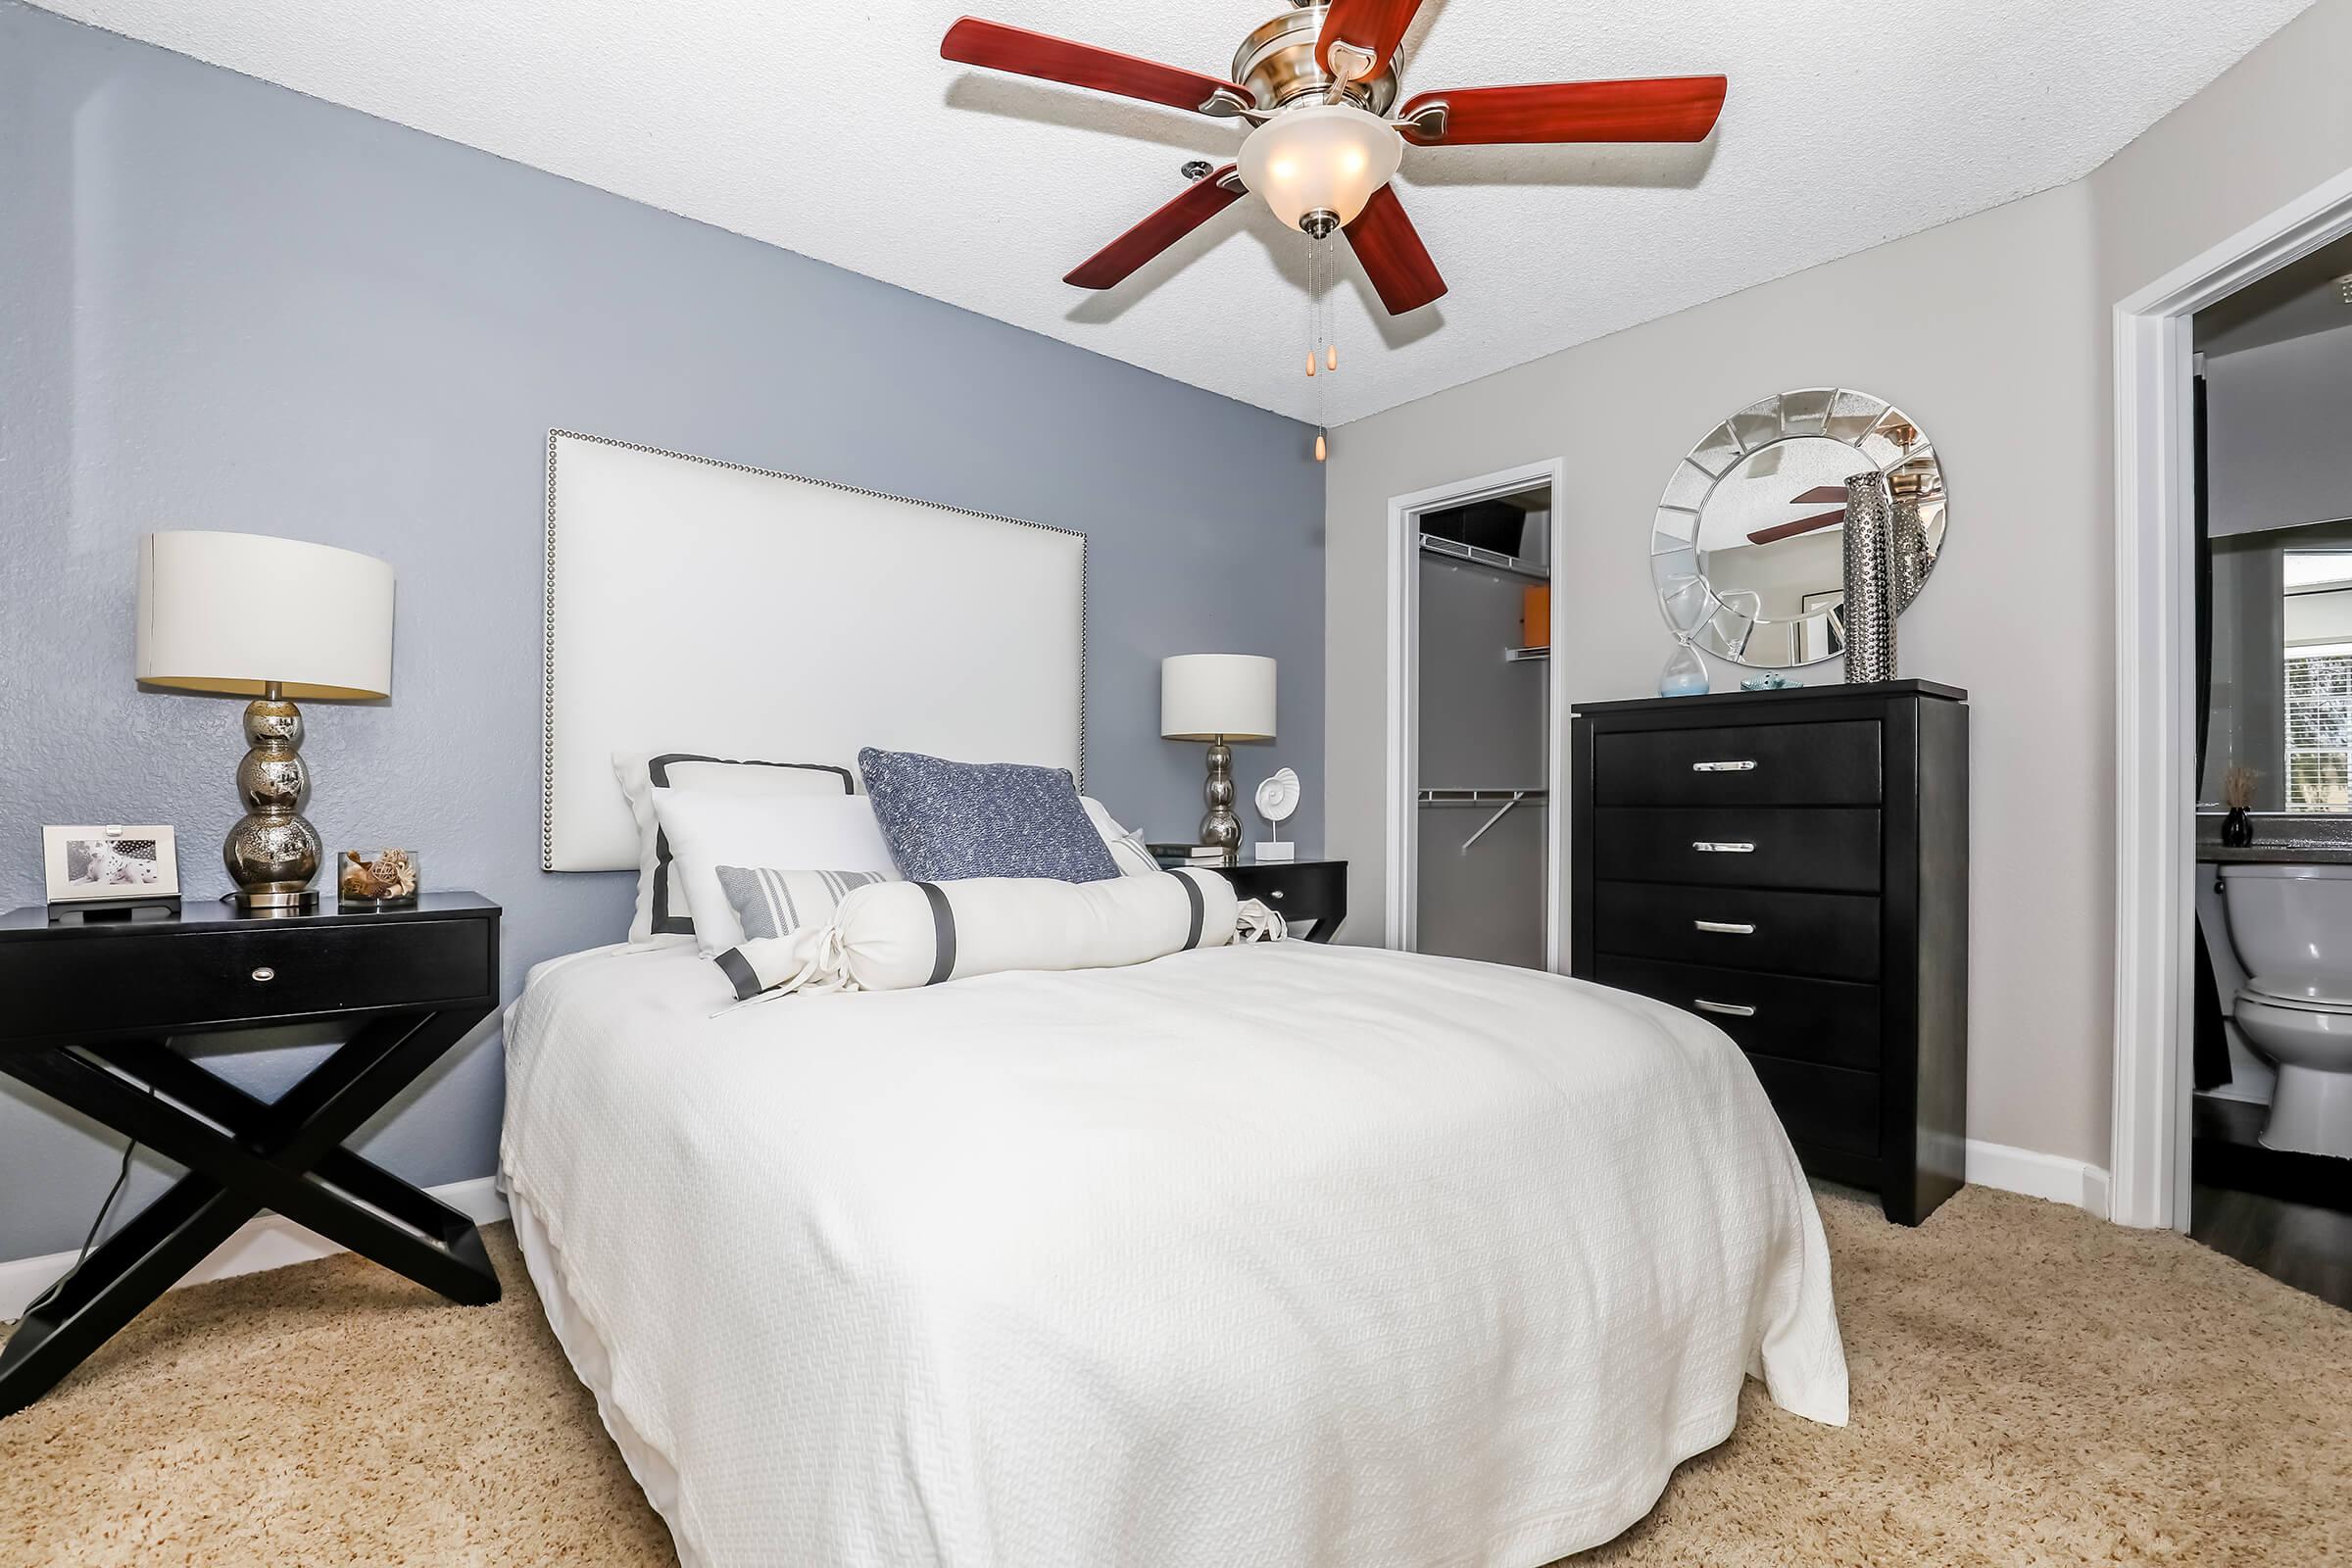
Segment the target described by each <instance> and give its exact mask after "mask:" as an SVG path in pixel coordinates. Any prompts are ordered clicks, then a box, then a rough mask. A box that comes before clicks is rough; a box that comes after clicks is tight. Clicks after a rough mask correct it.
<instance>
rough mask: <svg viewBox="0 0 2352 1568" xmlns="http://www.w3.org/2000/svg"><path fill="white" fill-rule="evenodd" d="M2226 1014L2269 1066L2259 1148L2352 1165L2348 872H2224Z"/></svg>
mask: <svg viewBox="0 0 2352 1568" xmlns="http://www.w3.org/2000/svg"><path fill="white" fill-rule="evenodd" d="M2222 900H2223V903H2224V906H2225V907H2227V908H2228V909H2229V945H2230V946H2231V947H2232V948H2234V949H2236V950H2237V957H2238V962H2239V963H2240V964H2241V965H2243V966H2244V968H2245V971H2246V973H2247V974H2248V975H2250V976H2252V977H2253V978H2251V979H2249V980H2248V981H2247V982H2246V983H2245V984H2244V985H2243V986H2240V987H2239V988H2238V992H2237V997H2236V1003H2235V1005H2234V1007H2233V1008H2232V1009H2231V1011H2232V1014H2233V1016H2234V1017H2235V1018H2236V1021H2237V1026H2238V1028H2239V1029H2240V1030H2242V1031H2244V1033H2245V1037H2246V1039H2247V1041H2248V1042H2249V1043H2250V1044H2251V1045H2252V1046H2253V1047H2254V1049H2255V1050H2257V1051H2259V1052H2261V1053H2262V1054H2264V1055H2265V1056H2267V1057H2269V1058H2270V1059H2271V1060H2272V1061H2274V1062H2276V1063H2278V1089H2277V1090H2276V1091H2275V1092H2274V1094H2273V1096H2272V1099H2271V1119H2270V1123H2269V1125H2268V1126H2266V1127H2265V1128H2264V1129H2263V1134H2262V1142H2263V1147H2265V1148H2266V1149H2281V1150H2292V1151H2294V1152H2299V1153H2306V1154H2333V1155H2335V1156H2337V1157H2338V1158H2352V865H2260V864H2229V865H2224V866H2223V867H2222Z"/></svg>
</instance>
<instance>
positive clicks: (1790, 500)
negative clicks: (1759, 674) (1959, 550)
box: [1649, 387, 1945, 669]
mask: <svg viewBox="0 0 2352 1568" xmlns="http://www.w3.org/2000/svg"><path fill="white" fill-rule="evenodd" d="M1873 470H1875V471H1877V472H1879V473H1881V474H1884V475H1885V476H1886V478H1887V489H1888V491H1889V492H1890V493H1891V494H1892V496H1893V499H1894V505H1895V509H1896V513H1897V515H1898V521H1897V523H1896V527H1895V535H1896V537H1897V538H1898V539H1904V540H1908V541H1911V546H1910V548H1911V549H1912V550H1913V551H1914V552H1915V554H1916V557H1917V559H1914V560H1907V561H1904V562H1900V563H1898V564H1897V568H1896V573H1895V575H1896V580H1897V582H1898V584H1899V590H1898V594H1897V601H1898V602H1897V604H1896V606H1895V612H1896V613H1897V614H1900V613H1902V611H1903V610H1905V609H1907V608H1908V607H1909V606H1910V603H1911V601H1912V600H1913V599H1914V598H1916V597H1917V596H1918V593H1919V590H1920V589H1921V588H1922V587H1924V586H1925V585H1926V583H1927V579H1928V574H1929V573H1930V572H1932V571H1934V570H1935V569H1936V560H1937V559H1938V558H1939V557H1940V556H1941V555H1942V553H1943V533H1944V515H1945V509H1944V492H1943V468H1942V466H1940V465H1939V464H1938V463H1937V462H1936V449H1935V447H1934V446H1933V445H1932V444H1931V443H1930V442H1929V440H1928V438H1927V435H1926V433H1925V432H1923V431H1922V430H1921V429H1920V428H1919V426H1918V425H1916V424H1914V423H1912V421H1911V419H1910V417H1908V416H1907V415H1905V414H1904V413H1903V411H1902V410H1900V409H1898V408H1895V407H1894V406H1893V405H1892V404H1890V403H1887V401H1885V400H1884V399H1882V398H1874V397H1872V396H1870V395H1869V394H1868V393H1866V392H1855V391H1852V390H1850V389H1847V388H1842V387H1812V388H1808V389H1806V390H1804V391H1799V392H1783V393H1781V394H1780V395H1779V396H1777V397H1769V398H1766V399H1765V400H1764V401H1763V402H1761V403H1757V404H1754V405H1752V406H1750V407H1748V408H1745V409H1742V410H1740V412H1739V413H1738V414H1735V415H1733V416H1732V417H1730V418H1729V419H1727V420H1725V421H1724V422H1723V423H1722V424H1719V425H1717V426H1716V427H1715V428H1714V429H1713V430H1711V431H1709V432H1708V434H1707V436H1706V438H1705V439H1704V440H1702V441H1700V442H1699V443H1698V445H1696V446H1694V447H1692V448H1691V453H1690V455H1689V456H1688V457H1686V458H1684V459H1683V461H1682V462H1681V464H1679V465H1678V466H1676V468H1675V471H1674V477H1673V478H1672V479H1671V480H1670V481H1668V483H1667V485H1666V493H1665V495H1664V496H1663V497H1661V498H1660V499H1659V501H1658V514H1657V520H1656V522H1655V523H1654V524H1653V525H1652V530H1651V534H1650V555H1649V570H1650V577H1651V579H1652V580H1653V581H1654V582H1655V583H1656V585H1657V590H1658V604H1659V608H1660V609H1661V610H1663V611H1664V613H1665V615H1666V622H1667V624H1668V625H1669V626H1672V627H1673V628H1674V633H1675V635H1676V636H1677V637H1680V638H1683V639H1685V640H1686V641H1688V642H1690V643H1691V645H1692V646H1694V647H1696V648H1699V649H1701V650H1703V651H1705V652H1707V653H1710V654H1714V655H1716V656H1717V657H1718V658H1722V659H1728V660H1730V661H1732V662H1734V663H1739V664H1747V665H1750V666H1752V667H1754V668H1757V669H1791V668H1794V667H1796V666H1798V665H1801V664H1817V663H1819V662H1821V661H1823V660H1825V659H1829V658H1832V657H1833V656H1835V655H1837V654H1839V653H1842V652H1843V651H1844V649H1845V634H1844V626H1843V622H1842V618H1841V611H1842V608H1843V606H1844V603H1845V588H1844V582H1845V564H1844V562H1845V529H1844V522H1845V481H1846V480H1847V479H1848V478H1850V477H1851V476H1853V475H1855V474H1857V473H1867V472H1871V471H1873ZM1905 512H1912V513H1915V514H1916V515H1917V525H1916V526H1912V525H1911V518H1910V517H1907V516H1903V515H1902V514H1904V513H1905Z"/></svg>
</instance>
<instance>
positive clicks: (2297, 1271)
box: [2188, 1095, 2352, 1310]
mask: <svg viewBox="0 0 2352 1568" xmlns="http://www.w3.org/2000/svg"><path fill="white" fill-rule="evenodd" d="M2266 1109H2267V1107H2265V1106H2262V1105H2251V1104H2246V1103H2241V1102H2237V1101H2230V1100H2216V1099H2214V1098H2212V1097H2211V1096H2207V1095H2199V1096H2198V1097H2197V1099H2196V1110H2195V1114H2194V1118H2193V1127H2194V1131H2195V1140H2196V1142H2195V1146H2194V1149H2193V1151H2192V1153H2191V1156H2190V1157H2191V1161H2192V1166H2193V1169H2194V1172H2195V1185H2194V1187H2193V1188H2192V1190H2191V1192H2190V1196H2189V1225H2188V1234H2189V1236H2190V1238H2191V1239H2192V1240H2195V1241H2199V1242H2202V1243H2204V1244H2205V1245H2206V1246H2207V1247H2210V1248H2212V1249H2213V1250H2216V1251H2218V1252H2224V1253H2227V1254H2228V1255H2229V1256H2230V1257H2234V1258H2236V1259H2237V1260H2238V1261H2239V1262H2241V1263H2244V1264H2247V1265H2248V1266H2250V1267H2253V1268H2258V1269H2260V1270H2262V1272H2263V1273H2265V1274H2268V1275H2269V1276H2271V1278H2273V1279H2275V1280H2278V1281H2280V1282H2282V1283H2284V1284H2287V1285H2291V1286H2293V1287H2294V1288H2295V1289H2296V1290H2299V1291H2306V1292H2309V1293H2310V1294H2311V1295H2313V1296H2316V1297H2318V1298H2320V1299H2322V1300H2324V1301H2331V1302H2333V1303H2334V1304H2335V1305H2337V1306H2340V1307H2344V1308H2346V1309H2347V1310H2352V1212H2347V1211H2346V1210H2347V1209H2352V1160H2335V1159H2324V1158H2322V1157H2320V1156H2318V1155H2311V1154H2280V1153H2278V1152H2274V1151H2271V1150H2266V1149H2264V1148H2263V1147H2262V1146H2261V1144H2260V1143H2258V1142H2257V1141H2256V1135H2257V1134H2259V1133H2260V1132H2261V1131H2262V1123H2263V1117H2264V1115H2265V1113H2266ZM2314 1200H2316V1201H2314Z"/></svg>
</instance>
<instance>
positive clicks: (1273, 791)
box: [1257, 767, 1299, 822]
mask: <svg viewBox="0 0 2352 1568" xmlns="http://www.w3.org/2000/svg"><path fill="white" fill-rule="evenodd" d="M1297 809H1299V775H1298V774H1297V773H1295V772H1293V771H1292V770H1291V769H1289V768H1287V767H1286V768H1284V769H1282V770H1281V771H1280V772H1278V773H1276V774H1275V775H1274V776H1273V777H1272V778H1270V779H1267V780H1266V781H1265V782H1263V783H1261V784H1259V785H1258V787H1257V814H1258V815H1260V816H1262V817H1264V818H1265V819H1266V820H1267V821H1269V822H1280V821H1283V820H1285V819H1286V818H1288V817H1289V816H1290V814H1291V813H1292V812H1293V811H1296V810H1297Z"/></svg>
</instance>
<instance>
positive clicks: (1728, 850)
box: [1691, 839, 1756, 855]
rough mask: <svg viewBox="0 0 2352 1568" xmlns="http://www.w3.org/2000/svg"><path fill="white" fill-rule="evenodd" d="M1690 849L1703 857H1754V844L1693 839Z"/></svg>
mask: <svg viewBox="0 0 2352 1568" xmlns="http://www.w3.org/2000/svg"><path fill="white" fill-rule="evenodd" d="M1691 848H1692V849H1694V850H1696V851H1697V852H1698V853H1699V854H1701V855H1753V854H1755V853H1756V847H1755V846H1754V845H1753V844H1731V843H1721V842H1717V841H1715V840H1712V839H1692V840H1691Z"/></svg>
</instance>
